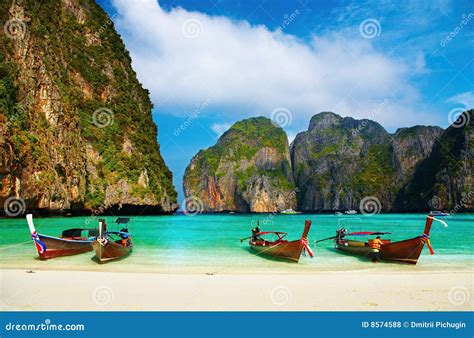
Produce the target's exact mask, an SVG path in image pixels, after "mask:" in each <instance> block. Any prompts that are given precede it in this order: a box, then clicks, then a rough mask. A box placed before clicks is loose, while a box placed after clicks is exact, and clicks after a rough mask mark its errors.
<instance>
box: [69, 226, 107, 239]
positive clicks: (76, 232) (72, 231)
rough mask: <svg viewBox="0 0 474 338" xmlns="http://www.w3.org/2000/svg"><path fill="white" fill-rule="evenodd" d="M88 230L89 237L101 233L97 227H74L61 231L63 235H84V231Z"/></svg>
mask: <svg viewBox="0 0 474 338" xmlns="http://www.w3.org/2000/svg"><path fill="white" fill-rule="evenodd" d="M83 231H87V232H88V235H87V237H92V236H97V235H98V234H99V231H98V230H97V229H84V228H73V229H67V230H64V231H63V232H62V233H61V236H62V237H66V238H67V237H82V236H81V235H82V232H83Z"/></svg>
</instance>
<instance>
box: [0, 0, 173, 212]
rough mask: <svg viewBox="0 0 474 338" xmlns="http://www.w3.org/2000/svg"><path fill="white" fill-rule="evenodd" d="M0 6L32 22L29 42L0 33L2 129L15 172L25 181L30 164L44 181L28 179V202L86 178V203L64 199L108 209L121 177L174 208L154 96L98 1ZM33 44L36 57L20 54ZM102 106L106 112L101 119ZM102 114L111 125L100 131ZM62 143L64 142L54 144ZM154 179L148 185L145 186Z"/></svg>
mask: <svg viewBox="0 0 474 338" xmlns="http://www.w3.org/2000/svg"><path fill="white" fill-rule="evenodd" d="M0 6H1V7H0V21H1V22H7V21H8V20H9V19H12V17H11V14H10V13H13V12H14V13H23V14H22V16H23V17H22V19H21V20H20V21H22V22H23V23H24V25H25V26H24V27H25V31H24V35H23V36H21V37H17V38H15V39H12V38H10V37H8V36H6V35H2V36H0V39H1V41H0V42H1V47H0V109H1V110H2V113H3V114H4V115H5V120H3V121H0V123H2V126H1V127H2V129H3V130H2V134H3V135H4V136H5V137H6V140H5V141H6V143H7V144H8V145H9V146H8V147H11V152H10V150H9V149H8V154H7V155H6V156H7V157H9V158H10V159H9V161H8V162H9V163H10V164H11V166H10V167H9V168H8V170H9V171H10V172H9V174H12V176H17V177H22V175H23V177H22V178H23V179H25V177H24V174H23V173H22V170H24V167H25V162H26V161H27V162H28V166H30V167H31V170H28V171H29V172H37V173H38V172H39V173H40V174H39V175H41V180H28V181H26V182H23V184H22V186H23V187H25V188H26V189H27V188H28V187H30V188H31V189H29V191H28V196H25V197H27V198H28V199H31V200H34V199H35V196H34V191H36V192H37V194H38V198H39V197H40V196H44V195H46V196H53V195H64V194H66V195H67V193H65V192H63V190H64V189H70V187H68V186H69V182H68V183H66V182H65V181H66V178H67V177H69V178H70V177H77V178H79V179H78V181H79V182H78V183H77V189H78V190H79V195H80V197H77V196H76V197H73V196H62V197H61V198H64V199H67V200H68V201H69V202H70V203H78V204H83V205H84V207H86V208H90V207H97V206H99V205H103V204H104V203H107V201H105V197H106V196H105V195H106V194H105V192H106V190H107V188H108V187H114V186H115V185H116V184H117V183H118V182H119V181H121V180H125V181H126V182H127V183H128V184H129V185H130V189H129V191H128V195H129V196H128V197H127V198H128V199H129V200H130V201H132V200H133V201H134V202H133V203H135V204H137V203H138V204H144V205H145V204H147V203H149V202H150V201H151V202H152V203H154V204H160V203H162V204H168V205H170V204H172V203H175V202H176V197H177V194H176V191H175V189H174V187H173V184H172V174H171V172H170V171H169V169H168V168H167V166H166V164H165V163H164V160H163V158H162V157H161V155H160V148H159V145H158V143H157V127H156V125H155V123H154V122H153V119H152V114H151V109H152V103H151V101H150V99H149V92H148V91H147V90H146V89H144V88H143V87H142V85H141V84H140V83H139V82H138V80H137V79H136V74H135V72H134V71H133V69H132V68H131V59H130V56H129V53H128V51H127V50H126V49H125V46H124V44H123V42H122V40H121V38H120V36H119V35H118V34H117V32H116V31H115V30H114V27H113V22H112V21H111V20H110V19H109V17H108V16H107V14H106V13H105V12H104V11H103V10H102V9H101V8H100V6H99V5H97V4H96V3H95V2H94V1H92V0H71V1H67V2H64V1H63V2H60V1H53V0H49V1H43V2H41V5H40V7H41V8H40V10H38V4H37V2H36V1H32V0H30V1H23V2H18V3H16V2H14V1H6V2H2V4H1V5H0ZM11 8H14V9H15V10H14V11H11ZM15 15H18V14H15ZM15 19H16V18H15ZM25 47H27V48H29V51H28V53H32V54H34V55H36V57H37V59H36V60H30V59H27V58H26V57H25V58H19V57H18V55H19V54H22V53H24V50H23V48H25ZM22 62H23V63H22ZM26 77H32V78H33V79H34V81H35V82H36V87H33V88H29V87H27V86H26V84H27V82H26V80H25V78H26ZM20 86H23V87H22V88H18V87H20ZM45 107H46V108H45ZM99 109H102V112H105V113H102V115H101V113H100V111H99V114H98V115H94V112H96V111H98V110H99ZM104 109H106V110H104ZM110 112H111V113H110ZM3 114H2V115H3ZM51 116H52V117H51ZM94 117H95V120H94ZM101 118H105V125H100V123H101V122H102V120H100V119H101ZM97 119H99V123H97ZM65 133H69V136H67V135H66V134H65ZM71 134H74V137H72V136H71ZM55 135H56V136H55ZM63 135H66V136H63ZM58 136H59V138H58ZM61 137H63V138H64V139H61ZM55 138H56V139H55ZM56 140H57V141H62V144H55V143H52V142H55V141H56ZM88 145H90V146H91V147H92V149H93V151H94V152H95V153H96V154H97V156H96V157H97V158H96V159H95V160H96V163H93V165H94V166H95V169H94V172H93V173H91V172H89V168H88V167H90V160H91V159H90V158H88V159H85V158H84V156H85V155H86V153H87V152H86V148H87V146H88ZM125 145H127V147H128V149H126V150H124V149H125V148H127V147H126V146H125ZM8 147H7V148H8ZM50 147H56V149H55V152H56V153H58V155H59V158H64V159H65V161H71V162H75V163H74V164H70V165H69V164H67V163H53V162H54V160H53V159H52V158H51V157H52V154H51V153H49V152H48V151H47V149H48V148H50ZM86 160H87V162H88V163H89V164H87V165H86V163H85V161H86ZM56 161H59V162H64V161H61V160H58V159H56ZM79 162H82V165H80V164H78V163H79ZM21 168H23V169H21ZM5 174H6V172H3V173H2V176H4V175H5ZM145 174H146V180H142V181H146V184H145V183H143V182H142V184H139V182H138V181H139V179H140V177H141V176H142V177H143V175H145ZM63 176H64V177H63ZM61 177H63V179H62V180H61ZM33 181H34V182H33ZM60 185H63V186H64V189H62V188H59V186H60ZM53 188H54V189H58V191H60V192H58V191H52V190H51V189H53ZM112 189H115V188H112ZM27 190H28V189H27ZM117 191H118V190H117ZM118 192H119V191H118ZM25 193H26V192H25ZM145 198H146V199H147V200H148V201H149V202H145V201H144V199H145ZM140 200H141V201H140ZM69 202H68V203H66V204H69ZM118 202H120V201H112V203H114V204H115V203H118ZM124 203H128V202H127V201H124ZM166 208H168V207H166Z"/></svg>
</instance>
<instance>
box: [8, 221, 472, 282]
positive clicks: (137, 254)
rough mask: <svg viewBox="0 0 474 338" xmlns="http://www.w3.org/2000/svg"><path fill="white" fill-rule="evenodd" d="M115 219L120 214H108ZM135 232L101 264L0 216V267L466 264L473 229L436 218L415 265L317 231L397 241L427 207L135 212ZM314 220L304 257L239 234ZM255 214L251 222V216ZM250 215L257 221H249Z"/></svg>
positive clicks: (205, 269) (264, 268) (211, 269)
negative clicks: (374, 255)
mask: <svg viewBox="0 0 474 338" xmlns="http://www.w3.org/2000/svg"><path fill="white" fill-rule="evenodd" d="M105 218H106V219H107V223H108V224H109V229H111V228H112V227H111V226H110V225H111V224H112V223H113V222H114V221H115V217H105ZM131 219H132V225H131V226H130V232H131V233H132V236H133V241H134V244H135V248H134V250H133V252H132V254H131V255H130V256H128V257H127V258H125V259H122V260H120V261H116V262H111V263H108V264H104V265H99V264H97V263H96V262H95V261H94V260H92V258H93V252H90V253H85V254H81V255H76V256H69V257H60V258H55V259H51V260H47V261H40V260H39V259H38V258H37V253H36V249H35V247H34V244H33V242H32V241H31V239H30V234H29V230H28V226H27V223H26V219H1V220H0V267H2V268H22V269H23V268H24V269H31V270H38V269H61V270H69V269H74V270H94V271H96V270H97V271H100V270H103V271H137V272H140V271H142V272H158V273H194V272H195V273H241V272H242V273H244V272H245V273H247V272H251V273H257V272H261V273H311V272H314V273H318V272H320V271H332V270H334V271H340V270H360V269H379V270H383V271H391V270H395V271H400V270H403V271H432V270H453V271H454V270H469V269H472V267H473V264H472V263H473V246H472V234H473V225H474V215H472V214H460V215H454V216H452V217H450V218H447V219H446V221H447V223H448V224H449V227H448V228H445V227H444V226H443V225H442V224H440V223H438V222H434V223H433V227H432V231H431V243H432V245H433V247H434V250H435V252H436V254H435V255H433V256H430V255H429V252H428V249H427V248H425V249H424V250H423V253H422V255H421V257H420V259H419V261H418V265H416V266H411V265H403V264H394V263H386V264H372V263H371V262H369V261H367V260H364V259H361V258H357V257H353V256H347V255H344V254H341V253H339V252H337V251H335V250H334V248H333V242H332V241H325V242H322V243H319V244H318V245H315V244H314V243H313V242H314V240H316V239H322V238H325V237H329V236H333V235H334V233H335V230H336V229H337V228H338V227H339V226H344V227H345V228H347V229H348V230H349V231H388V232H392V234H391V235H387V236H385V237H384V238H390V239H391V240H392V241H395V240H401V239H406V238H411V237H415V236H418V235H421V233H422V232H423V229H424V224H425V219H426V215H421V214H409V215H405V214H381V215H373V216H362V215H356V216H341V217H337V216H333V215H267V214H258V215H256V214H251V215H241V214H217V215H195V216H184V215H181V216H138V217H131ZM305 219H309V220H311V221H312V227H311V230H310V233H309V242H310V245H311V247H312V249H313V252H314V254H315V257H314V258H313V259H310V258H309V257H302V258H301V260H300V263H298V264H295V263H287V262H282V261H276V260H272V259H267V258H264V257H261V256H257V255H255V254H253V253H252V252H251V251H249V249H248V242H247V241H244V242H243V243H241V242H240V240H239V239H240V238H242V237H247V236H249V235H250V229H251V227H252V226H254V225H255V222H256V221H257V220H260V226H261V228H262V231H286V232H288V237H287V238H288V239H290V240H293V239H298V238H299V237H300V236H301V232H302V231H303V226H304V221H305ZM34 222H35V226H36V229H37V230H38V232H40V233H43V234H47V235H53V236H57V235H59V234H60V233H61V231H62V230H64V229H67V228H73V227H92V226H95V225H96V224H97V219H96V218H92V217H57V218H35V220H34ZM252 222H253V223H252ZM251 223H252V225H251Z"/></svg>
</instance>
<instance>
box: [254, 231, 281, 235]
mask: <svg viewBox="0 0 474 338" xmlns="http://www.w3.org/2000/svg"><path fill="white" fill-rule="evenodd" d="M269 234H275V235H288V233H287V232H281V231H264V232H259V233H257V235H269Z"/></svg>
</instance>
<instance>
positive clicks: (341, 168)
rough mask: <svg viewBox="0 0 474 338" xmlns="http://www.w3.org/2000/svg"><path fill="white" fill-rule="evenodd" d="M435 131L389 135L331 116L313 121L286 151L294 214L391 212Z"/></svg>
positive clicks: (377, 127) (364, 123) (405, 130)
mask: <svg viewBox="0 0 474 338" xmlns="http://www.w3.org/2000/svg"><path fill="white" fill-rule="evenodd" d="M441 131H442V129H441V128H438V127H425V126H416V127H412V128H402V129H399V130H397V131H396V132H395V133H394V134H389V133H388V132H387V131H386V130H385V129H384V128H383V127H382V126H381V125H380V124H378V123H377V122H374V121H371V120H366V119H364V120H356V119H353V118H351V117H344V118H343V117H341V116H339V115H337V114H334V113H331V112H323V113H320V114H317V115H315V116H313V117H312V119H311V121H310V124H309V128H308V130H307V131H305V132H302V133H299V134H298V135H297V136H296V138H295V140H294V141H293V143H292V145H291V159H292V167H293V172H294V178H295V184H296V186H297V187H298V189H299V194H298V208H299V209H300V210H307V211H313V210H347V209H354V210H359V209H361V208H360V206H361V201H367V202H368V203H369V205H368V206H369V207H370V203H376V204H377V205H375V204H374V205H373V206H374V207H376V208H378V209H379V210H380V211H389V210H391V209H392V207H393V201H394V200H395V197H396V194H397V192H398V191H399V189H400V188H401V187H402V186H403V184H404V183H406V182H407V181H408V180H409V179H410V178H411V176H412V175H413V172H414V168H415V167H416V165H417V164H418V163H419V162H420V161H421V160H422V159H424V158H426V157H427V156H428V155H429V153H430V151H431V147H432V145H433V142H434V141H435V139H436V138H437V137H438V136H439V135H440V133H441ZM364 198H365V200H364ZM371 201H372V202H371ZM362 203H364V202H362Z"/></svg>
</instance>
